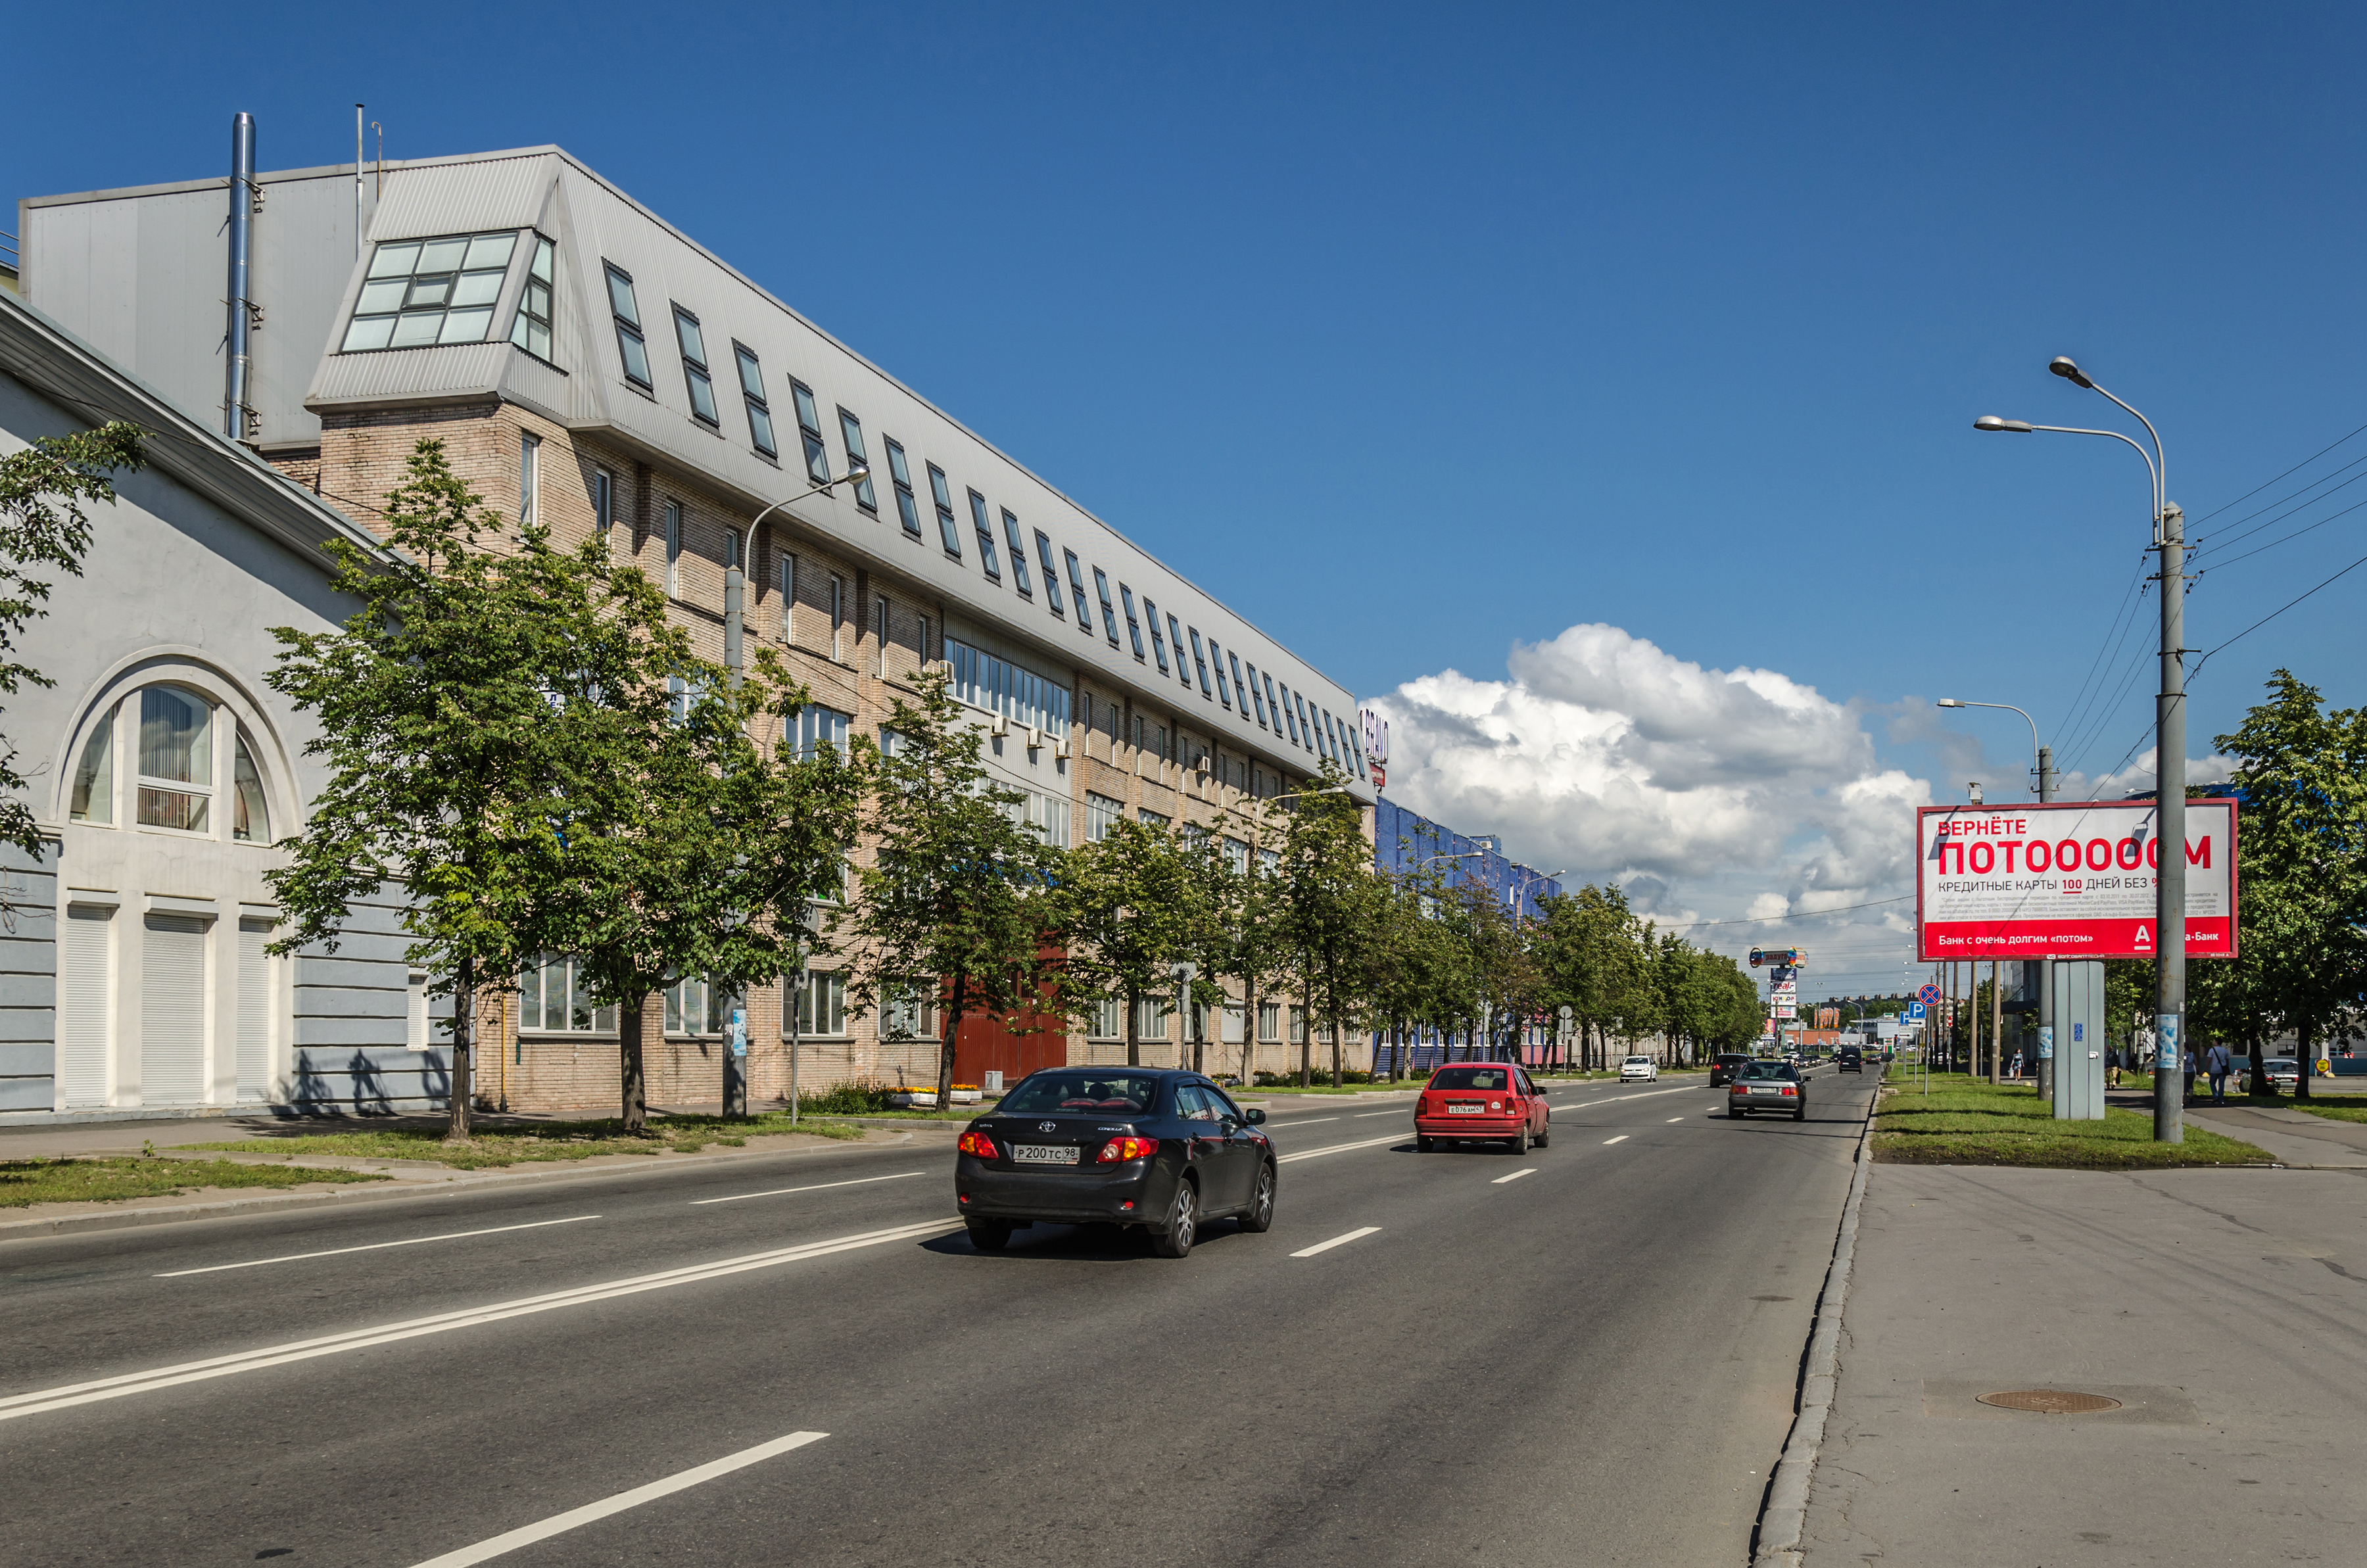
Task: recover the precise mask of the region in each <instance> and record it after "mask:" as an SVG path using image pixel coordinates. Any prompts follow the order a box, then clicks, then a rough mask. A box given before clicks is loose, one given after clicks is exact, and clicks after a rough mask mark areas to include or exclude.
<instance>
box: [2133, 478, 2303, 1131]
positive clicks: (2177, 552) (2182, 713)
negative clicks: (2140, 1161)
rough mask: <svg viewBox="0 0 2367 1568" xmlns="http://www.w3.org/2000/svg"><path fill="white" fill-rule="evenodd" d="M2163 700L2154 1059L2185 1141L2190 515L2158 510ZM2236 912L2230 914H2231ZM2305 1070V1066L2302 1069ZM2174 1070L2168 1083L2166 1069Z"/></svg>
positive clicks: (2162, 1111)
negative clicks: (2188, 565) (2187, 583)
mask: <svg viewBox="0 0 2367 1568" xmlns="http://www.w3.org/2000/svg"><path fill="white" fill-rule="evenodd" d="M2160 536H2161V695H2160V697H2159V698H2157V703H2156V709H2155V713H2154V753H2153V754H2154V765H2153V777H2154V797H2153V799H2154V807H2155V808H2156V812H2157V816H2156V818H2155V820H2156V821H2157V823H2158V824H2159V826H2158V828H2157V829H2156V831H2155V834H2154V839H2155V842H2156V843H2157V845H2158V846H2159V851H2158V852H2159V854H2160V856H2161V866H2160V870H2159V872H2158V874H2157V878H2156V880H2155V883H2154V910H2155V913H2154V922H2153V923H2154V939H2155V942H2156V943H2157V948H2158V952H2157V956H2156V957H2155V959H2154V964H2155V970H2156V974H2157V977H2158V979H2159V982H2160V984H2159V987H2157V997H2156V1000H2155V1004H2154V1013H2155V1021H2154V1023H2155V1029H2156V1031H2157V1033H2158V1034H2159V1036H2160V1039H2159V1043H2158V1044H2157V1048H2156V1054H2155V1057H2154V1066H2155V1069H2156V1070H2155V1072H2154V1076H2153V1136H2154V1141H2155V1142H2156V1143H2159V1144H2182V1143H2184V1142H2185V1141H2186V1126H2185V1119H2186V1096H2185V1091H2184V1087H2183V1086H2184V1083H2185V1079H2184V1077H2183V1076H2182V1070H2183V1068H2184V1066H2185V1063H2184V1062H2183V1061H2182V1060H2180V1055H2179V1053H2180V1052H2182V1051H2185V1050H2187V1049H2189V1048H2190V1045H2191V1042H2189V1041H2188V1040H2187V1039H2186V1038H2185V1034H2186V1031H2185V1030H2184V1028H2183V1027H2181V1026H2182V1025H2183V1023H2184V1021H2185V1014H2186V648H2185V642H2186V513H2183V512H2181V511H2180V510H2179V509H2178V508H2177V507H2176V506H2173V505H2171V504H2169V502H2163V504H2162V509H2161V528H2160ZM2230 913H2231V914H2232V913H2233V911H2232V910H2231V911H2230ZM2308 1066H2309V1065H2308V1064H2307V1063H2303V1064H2302V1067H2303V1070H2304V1071H2307V1070H2308ZM2164 1068H2167V1069H2168V1071H2169V1082H2168V1083H2167V1084H2165V1083H2164V1082H2163V1073H2162V1071H2161V1069H2164Z"/></svg>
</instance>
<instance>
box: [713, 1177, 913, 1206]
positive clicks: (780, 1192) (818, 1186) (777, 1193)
mask: <svg viewBox="0 0 2367 1568" xmlns="http://www.w3.org/2000/svg"><path fill="white" fill-rule="evenodd" d="M927 1174H928V1172H926V1171H923V1170H900V1171H898V1172H897V1173H896V1174H895V1175H893V1176H858V1177H856V1178H855V1179H854V1180H852V1181H817V1182H816V1183H814V1184H813V1185H812V1186H811V1187H776V1188H774V1189H773V1190H771V1191H770V1192H734V1193H732V1194H731V1195H730V1197H728V1198H693V1199H692V1200H690V1206H691V1207H692V1208H694V1209H696V1208H699V1207H702V1206H703V1205H705V1204H708V1203H737V1202H738V1201H741V1200H742V1198H786V1197H787V1196H788V1195H789V1194H790V1193H792V1192H821V1191H825V1190H828V1189H830V1188H832V1187H861V1186H864V1185H866V1183H869V1182H874V1181H901V1180H903V1179H905V1178H906V1177H908V1176H926V1175H927Z"/></svg>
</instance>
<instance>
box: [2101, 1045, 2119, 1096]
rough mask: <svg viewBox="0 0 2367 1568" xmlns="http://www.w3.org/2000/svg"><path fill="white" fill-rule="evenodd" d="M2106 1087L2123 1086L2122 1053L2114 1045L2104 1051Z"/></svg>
mask: <svg viewBox="0 0 2367 1568" xmlns="http://www.w3.org/2000/svg"><path fill="white" fill-rule="evenodd" d="M2104 1087H2105V1088H2106V1089H2118V1088H2120V1087H2121V1054H2120V1052H2119V1051H2118V1050H2117V1049H2115V1048H2112V1047H2107V1048H2106V1049H2105V1052H2104Z"/></svg>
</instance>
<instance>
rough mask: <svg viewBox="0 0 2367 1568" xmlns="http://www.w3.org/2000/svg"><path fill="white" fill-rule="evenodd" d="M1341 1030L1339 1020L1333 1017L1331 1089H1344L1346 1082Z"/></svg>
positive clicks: (1346, 1074) (1346, 1075)
mask: <svg viewBox="0 0 2367 1568" xmlns="http://www.w3.org/2000/svg"><path fill="white" fill-rule="evenodd" d="M1340 1036H1341V1029H1340V1021H1339V1020H1338V1019H1336V1018H1335V1019H1333V1020H1332V1021H1331V1087H1332V1088H1333V1089H1344V1088H1346V1087H1347V1084H1348V1073H1347V1063H1346V1061H1345V1060H1343V1059H1342V1055H1341V1050H1342V1043H1341V1039H1340Z"/></svg>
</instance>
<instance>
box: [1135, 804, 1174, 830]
mask: <svg viewBox="0 0 2367 1568" xmlns="http://www.w3.org/2000/svg"><path fill="white" fill-rule="evenodd" d="M1134 815H1135V817H1136V818H1137V819H1138V820H1140V821H1143V822H1148V823H1149V824H1150V826H1152V827H1154V828H1172V827H1173V826H1174V825H1175V818H1172V817H1170V816H1168V815H1167V813H1165V812H1164V811H1153V810H1152V809H1150V807H1148V806H1138V807H1135V811H1134Z"/></svg>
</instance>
